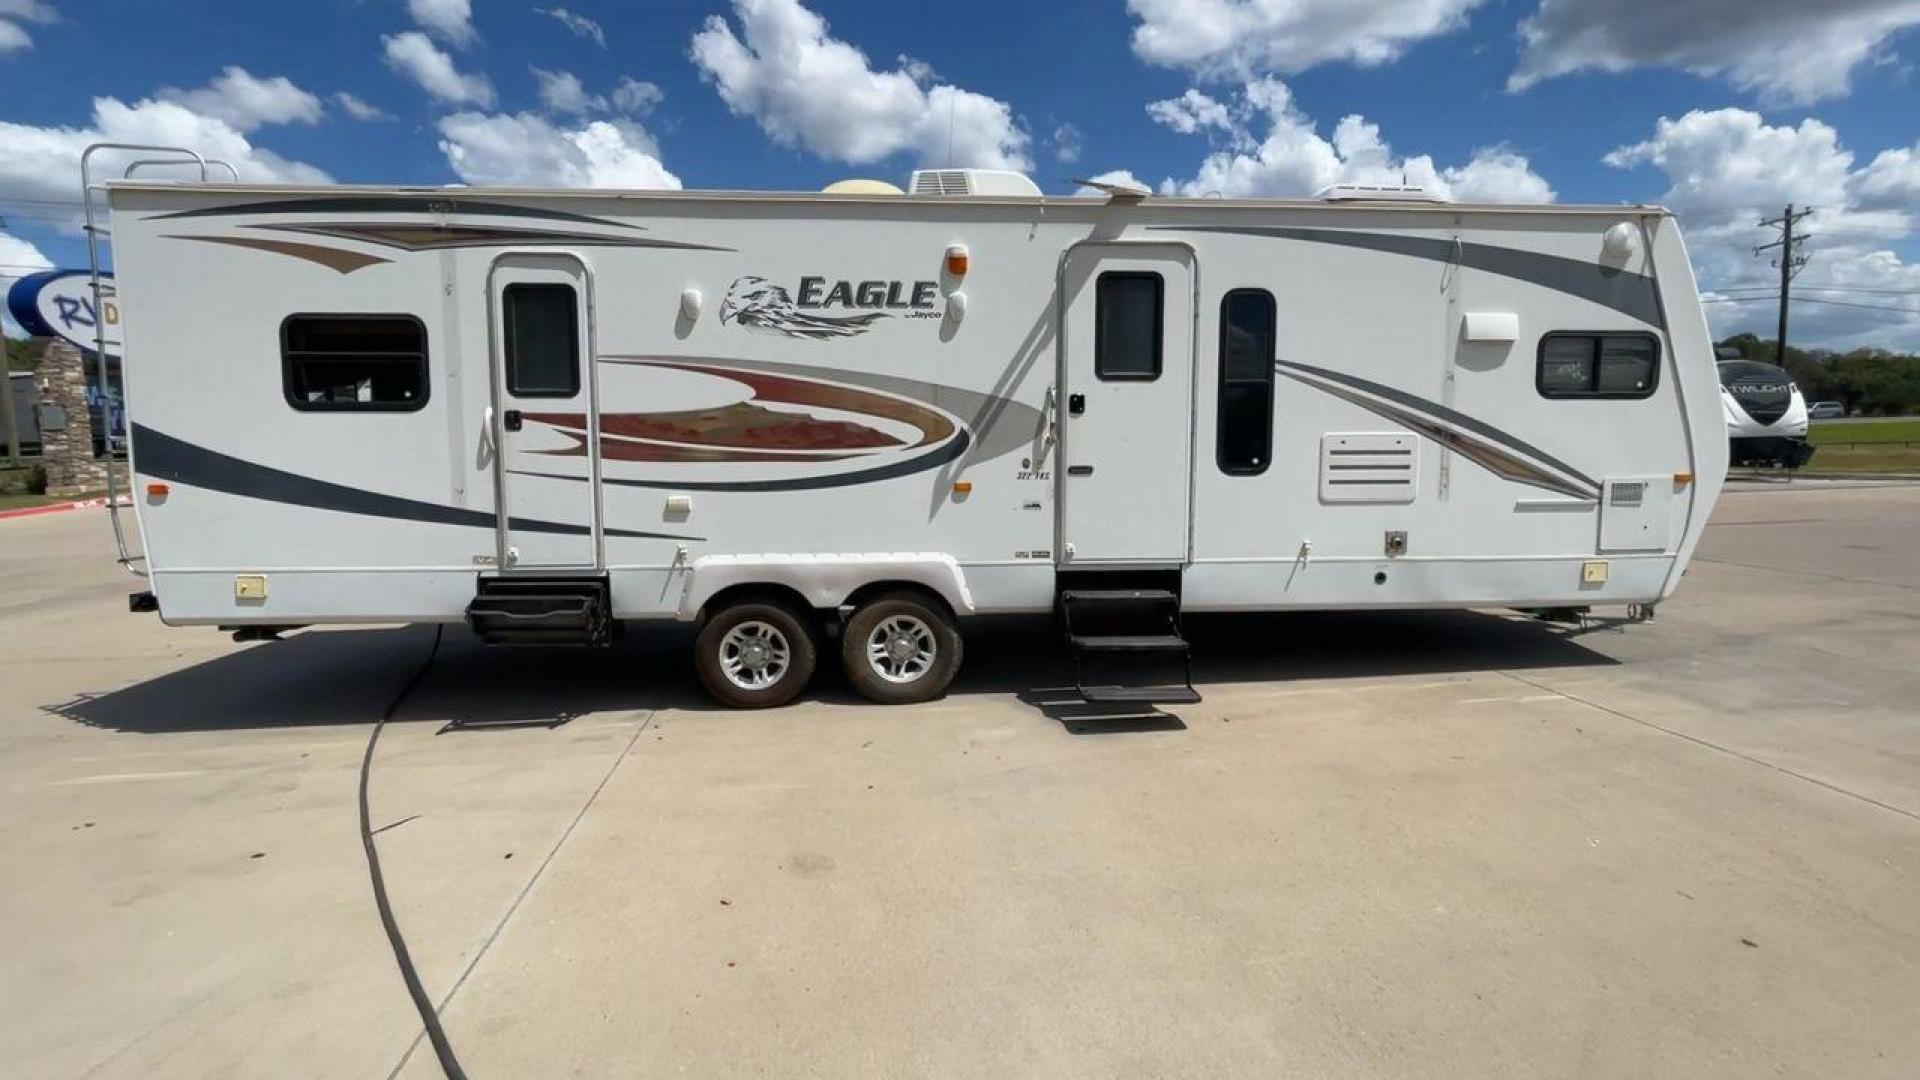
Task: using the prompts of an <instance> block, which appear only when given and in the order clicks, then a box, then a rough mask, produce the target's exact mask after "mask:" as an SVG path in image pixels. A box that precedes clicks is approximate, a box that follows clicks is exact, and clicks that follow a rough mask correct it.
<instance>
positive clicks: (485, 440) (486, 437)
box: [480, 405, 500, 457]
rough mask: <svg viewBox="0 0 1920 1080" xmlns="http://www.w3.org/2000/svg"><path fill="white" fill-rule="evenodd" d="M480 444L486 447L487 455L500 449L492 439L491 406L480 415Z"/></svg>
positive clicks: (491, 454)
mask: <svg viewBox="0 0 1920 1080" xmlns="http://www.w3.org/2000/svg"><path fill="white" fill-rule="evenodd" d="M480 445H481V446H484V447H486V449H487V456H489V457H491V456H493V455H494V454H495V453H496V452H498V450H499V449H500V448H499V447H498V446H496V445H494V441H493V406H491V405H489V406H487V411H486V412H485V413H482V414H481V416H480Z"/></svg>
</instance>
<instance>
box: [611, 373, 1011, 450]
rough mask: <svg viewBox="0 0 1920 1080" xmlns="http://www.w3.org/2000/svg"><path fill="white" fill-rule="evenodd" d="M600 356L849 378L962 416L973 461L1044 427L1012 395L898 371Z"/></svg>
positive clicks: (845, 380)
mask: <svg viewBox="0 0 1920 1080" xmlns="http://www.w3.org/2000/svg"><path fill="white" fill-rule="evenodd" d="M600 360H601V362H602V363H609V364H646V363H649V362H651V361H656V360H658V361H661V362H664V363H669V364H671V363H698V364H712V365H715V366H719V367H736V368H740V369H741V370H743V371H764V372H766V373H767V374H769V375H787V376H792V377H794V378H799V379H821V380H826V381H829V382H843V383H851V384H852V385H854V386H863V387H866V388H867V389H869V390H880V391H884V392H886V393H889V394H898V395H900V396H901V397H904V398H912V399H913V400H915V401H920V402H925V403H926V404H928V405H932V406H933V407H935V408H938V409H944V410H946V411H947V412H950V413H952V414H954V415H955V416H959V417H963V418H965V420H966V422H967V428H968V430H970V431H972V432H973V433H974V434H975V437H977V438H978V439H979V443H978V444H977V445H976V446H975V447H974V454H973V460H974V461H991V460H993V459H994V458H997V457H999V456H1001V455H1002V454H1006V453H1008V452H1010V451H1012V450H1016V449H1018V448H1020V447H1022V446H1026V445H1028V444H1029V443H1031V442H1033V440H1034V439H1035V438H1037V437H1038V436H1039V434H1040V432H1042V431H1044V430H1045V429H1046V417H1045V416H1044V415H1042V414H1041V412H1040V410H1039V409H1036V408H1034V407H1033V406H1031V405H1026V404H1023V403H1021V402H1018V401H1015V400H1013V399H1012V398H1008V397H999V396H996V395H993V394H982V393H979V392H978V391H974V390H962V389H960V388H959V387H957V386H946V385H944V384H941V383H930V382H922V381H920V380H918V379H905V378H901V377H900V376H898V375H877V374H871V373H868V372H863V371H845V370H842V369H838V368H823V367H810V366H808V365H805V364H779V363H772V362H769V361H765V360H740V359H736V358H734V357H731V356H640V355H637V354H623V353H611V354H607V355H604V356H601V357H600Z"/></svg>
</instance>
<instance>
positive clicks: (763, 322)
mask: <svg viewBox="0 0 1920 1080" xmlns="http://www.w3.org/2000/svg"><path fill="white" fill-rule="evenodd" d="M799 292H800V299H799V300H798V301H797V302H796V301H795V300H794V298H793V294H792V293H789V292H788V291H787V288H786V286H784V285H776V284H774V283H773V282H771V281H768V280H767V279H766V278H763V277H753V276H747V277H739V278H735V279H734V281H733V284H732V285H730V286H728V288H727V298H726V300H725V301H723V302H722V303H721V305H720V321H721V322H722V323H729V322H731V323H737V324H738V325H740V326H741V327H743V328H745V329H747V330H751V331H754V332H756V333H761V334H779V335H781V336H782V337H797V338H809V339H812V340H815V341H824V340H827V339H829V338H841V337H853V336H854V335H856V334H864V333H866V332H867V331H868V330H871V329H873V326H874V324H875V323H877V322H879V321H880V320H881V319H889V318H892V317H894V316H895V315H899V316H900V317H901V318H906V319H937V318H939V317H940V314H939V312H938V311H937V310H936V309H935V302H936V300H937V299H938V298H939V295H940V284H939V283H938V282H935V281H912V282H909V281H862V282H858V283H855V282H852V281H833V282H829V281H828V279H827V278H824V277H803V278H801V279H800V289H799ZM834 308H841V309H845V310H848V311H850V312H854V313H855V314H848V315H832V314H826V312H828V311H830V310H832V309H834Z"/></svg>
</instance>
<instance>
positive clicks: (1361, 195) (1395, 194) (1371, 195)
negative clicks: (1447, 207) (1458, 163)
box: [1314, 184, 1452, 202]
mask: <svg viewBox="0 0 1920 1080" xmlns="http://www.w3.org/2000/svg"><path fill="white" fill-rule="evenodd" d="M1314 198H1316V199H1325V200H1326V201H1327V202H1356V201H1378V202H1451V201H1452V200H1451V199H1447V198H1445V197H1443V196H1440V195H1436V194H1434V193H1433V192H1431V191H1428V190H1427V189H1426V188H1423V187H1418V186H1416V185H1413V184H1334V185H1332V186H1331V187H1324V188H1321V189H1320V190H1319V191H1318V192H1317V193H1315V194H1314Z"/></svg>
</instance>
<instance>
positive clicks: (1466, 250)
mask: <svg viewBox="0 0 1920 1080" xmlns="http://www.w3.org/2000/svg"><path fill="white" fill-rule="evenodd" d="M1149 228H1152V229H1160V230H1168V231H1174V232H1210V233H1237V234H1241V235H1247V236H1271V237H1274V238H1276V239H1280V240H1300V241H1304V242H1306V243H1309V244H1334V245H1337V246H1340V247H1354V248H1365V249H1366V250H1368V251H1384V252H1389V253H1391V254H1394V255H1407V256H1410V257H1412V258H1416V259H1430V260H1432V261H1434V262H1440V263H1453V262H1458V263H1459V264H1460V265H1461V266H1466V267H1471V268H1473V269H1475V270H1484V271H1486V272H1487V273H1489V274H1499V275H1500V276H1501V277H1508V278H1513V279H1514V280H1516V281H1525V282H1528V283H1529V284H1533V285H1538V286H1540V287H1541V288H1545V289H1552V290H1554V291H1555V292H1562V293H1566V294H1567V295H1569V296H1576V297H1579V298H1580V299H1582V300H1587V301H1590V302H1592V303H1595V304H1600V305H1602V306H1604V307H1610V308H1612V309H1613V310H1615V311H1618V312H1620V313H1621V314H1623V315H1627V316H1630V317H1632V318H1635V319H1639V320H1640V321H1641V322H1644V323H1647V324H1648V325H1650V326H1657V327H1659V328H1661V329H1663V330H1664V329H1666V325H1667V320H1666V313H1665V312H1664V311H1663V310H1662V308H1661V304H1660V289H1659V286H1658V285H1657V284H1656V283H1655V281H1654V279H1653V278H1651V277H1648V276H1647V275H1645V274H1633V273H1628V272H1627V271H1624V270H1615V269H1613V268H1612V267H1607V266H1602V265H1600V264H1599V263H1592V262H1585V261H1582V260H1580V259H1568V258H1564V257H1562V256H1559V255H1546V254H1542V253H1541V252H1538V251H1521V250H1519V249H1518V248H1509V247H1499V246H1497V245H1493V244H1472V243H1466V242H1464V241H1463V242H1461V243H1460V244H1459V248H1458V253H1457V255H1456V251H1455V246H1454V241H1453V240H1450V239H1447V238H1445V237H1436V236H1406V235H1403V234H1400V233H1377V232H1360V231H1356V230H1351V229H1296V228H1277V227H1276V228H1261V227H1257V226H1234V225H1153V226H1149Z"/></svg>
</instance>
